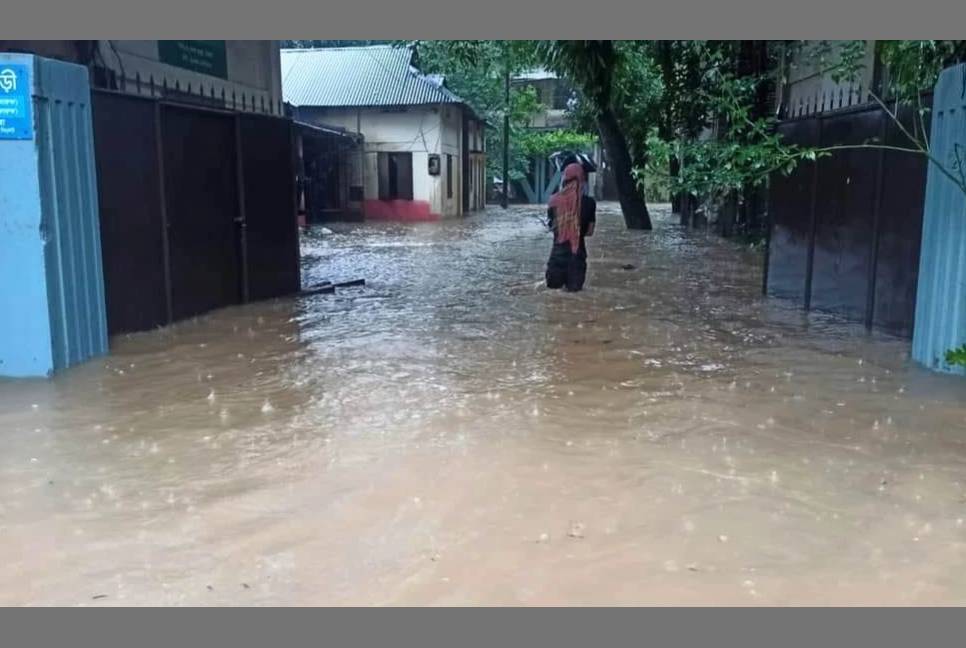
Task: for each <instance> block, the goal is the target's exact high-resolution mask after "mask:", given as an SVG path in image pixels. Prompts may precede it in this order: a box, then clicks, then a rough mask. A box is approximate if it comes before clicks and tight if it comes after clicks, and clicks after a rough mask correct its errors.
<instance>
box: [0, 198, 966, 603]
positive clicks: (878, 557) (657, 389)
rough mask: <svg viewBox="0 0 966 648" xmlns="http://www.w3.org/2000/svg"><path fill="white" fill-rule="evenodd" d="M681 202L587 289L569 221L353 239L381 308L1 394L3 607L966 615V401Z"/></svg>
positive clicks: (239, 331) (358, 228)
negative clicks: (801, 302) (568, 274)
mask: <svg viewBox="0 0 966 648" xmlns="http://www.w3.org/2000/svg"><path fill="white" fill-rule="evenodd" d="M655 211H656V214H657V219H656V220H657V222H656V229H655V231H653V232H650V233H646V232H627V231H624V229H623V225H622V221H621V219H620V216H619V214H618V213H617V212H616V211H615V209H614V208H613V207H608V206H604V207H603V208H602V209H601V213H600V216H599V221H600V222H599V224H598V234H597V236H595V237H594V238H593V239H591V240H590V241H589V244H588V246H589V248H590V253H589V254H590V261H589V263H590V271H589V275H588V281H587V289H586V291H585V292H583V293H580V294H576V295H568V294H561V293H556V292H549V291H546V290H544V289H542V287H541V283H542V281H541V280H542V273H543V267H544V262H545V259H546V254H547V252H548V250H549V244H550V242H549V238H548V235H547V233H546V232H545V231H544V230H542V229H541V224H540V222H539V221H538V219H537V218H535V217H534V216H537V215H539V214H540V210H539V209H529V210H528V209H522V208H517V209H512V210H510V211H509V212H508V213H504V212H501V211H500V210H495V211H489V212H487V213H485V214H481V215H477V216H473V217H470V218H467V219H465V220H461V221H455V222H444V223H439V224H425V225H412V226H401V225H389V224H379V225H377V224H365V225H333V226H331V227H332V229H333V230H335V232H334V233H331V234H329V233H322V232H321V230H320V231H314V232H312V233H310V234H308V235H306V236H305V237H304V239H303V257H304V258H303V274H304V280H305V283H306V284H312V283H315V282H318V281H321V280H324V279H326V280H335V281H339V280H346V279H354V278H357V277H365V278H366V279H367V281H368V285H367V286H366V287H364V288H354V289H347V290H343V291H339V292H338V293H337V294H335V295H324V294H322V295H314V296H311V297H306V298H301V299H289V300H280V301H277V302H271V303H263V304H254V305H249V306H245V307H239V308H232V309H227V310H224V311H219V312H216V313H213V314H211V315H210V316H206V317H203V318H199V319H197V320H195V321H190V322H185V323H182V324H179V325H176V326H173V327H170V328H168V329H165V330H161V331H156V332H150V333H144V334H138V335H133V336H128V337H124V338H121V339H117V340H114V343H113V346H114V349H113V353H112V355H111V356H109V357H108V358H104V359H100V360H97V361H94V362H91V363H88V364H87V365H84V366H81V367H77V368H74V369H71V370H69V371H66V372H64V373H63V374H61V375H59V376H57V377H56V378H54V379H53V380H50V381H0V556H2V559H0V604H2V605H268V604H271V605H347V604H360V605H370V604H374V605H405V604H414V605H423V604H430V605H469V604H497V605H503V604H507V605H521V604H522V605H567V604H632V605H634V604H730V605H765V604H772V605H788V604H828V605H839V604H887V605H891V604H897V605H920V604H955V605H961V604H964V603H966V526H964V519H966V382H964V381H962V380H961V379H957V378H952V377H945V376H937V375H932V374H928V373H926V372H925V371H922V370H920V369H918V368H916V367H915V366H914V365H913V364H912V363H911V362H910V361H909V360H908V350H909V345H908V342H907V341H904V340H899V339H894V338H889V337H885V336H880V335H872V336H870V335H867V334H866V333H865V332H864V330H862V329H861V327H857V326H853V325H850V324H845V323H842V322H840V321H837V320H836V319H834V318H830V317H826V316H821V315H818V314H812V315H810V316H806V315H804V314H803V313H802V312H801V311H800V310H798V309H796V308H795V307H794V306H791V305H788V304H784V303H782V302H779V301H775V300H763V299H762V298H761V297H760V294H759V293H760V290H759V287H760V283H761V276H760V265H761V264H760V257H759V256H758V255H757V254H756V253H753V252H751V251H749V250H745V249H742V248H739V247H737V246H736V245H735V244H733V243H731V242H728V241H723V240H720V239H718V238H716V237H714V236H711V235H705V234H703V233H688V232H683V231H681V230H680V229H679V228H677V227H676V226H675V225H674V222H673V220H672V219H671V218H670V217H669V215H668V214H667V213H666V210H662V209H660V208H657V209H656V210H655ZM625 266H633V269H625Z"/></svg>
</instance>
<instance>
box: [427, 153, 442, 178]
mask: <svg viewBox="0 0 966 648" xmlns="http://www.w3.org/2000/svg"><path fill="white" fill-rule="evenodd" d="M439 168H440V165H439V156H438V155H436V154H432V155H430V156H429V175H433V176H438V175H439Z"/></svg>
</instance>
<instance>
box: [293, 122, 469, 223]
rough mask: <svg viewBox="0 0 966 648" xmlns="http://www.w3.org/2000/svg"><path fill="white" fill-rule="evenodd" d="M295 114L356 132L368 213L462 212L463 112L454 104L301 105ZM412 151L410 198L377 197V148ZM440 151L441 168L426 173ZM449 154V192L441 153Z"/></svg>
mask: <svg viewBox="0 0 966 648" xmlns="http://www.w3.org/2000/svg"><path fill="white" fill-rule="evenodd" d="M299 118H300V119H305V120H306V121H309V122H311V123H316V124H320V125H322V124H324V125H327V126H334V127H337V128H343V129H345V130H347V131H351V132H356V133H361V134H362V135H363V137H364V138H365V152H364V156H363V159H364V161H363V162H362V163H361V164H360V166H361V167H362V168H361V172H362V176H363V177H362V186H363V187H364V195H365V216H366V218H367V219H392V220H412V221H417V220H437V219H439V218H448V217H455V216H459V215H461V214H462V212H463V210H462V199H461V196H462V193H461V191H462V180H463V179H462V173H461V172H460V170H461V168H462V167H461V163H460V155H461V154H462V146H461V133H462V112H461V109H460V108H459V107H456V106H442V107H441V106H413V107H406V108H392V109H382V108H303V109H299ZM382 152H386V153H388V152H409V153H412V156H413V199H412V200H411V201H408V200H393V201H384V200H379V168H378V154H379V153H382ZM431 154H437V155H440V168H441V171H440V174H439V175H438V176H432V175H430V174H429V156H430V155H431ZM447 154H449V155H452V156H453V174H454V177H453V196H452V198H448V197H447V193H446V157H445V156H446V155H447Z"/></svg>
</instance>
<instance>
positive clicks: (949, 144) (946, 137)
mask: <svg viewBox="0 0 966 648" xmlns="http://www.w3.org/2000/svg"><path fill="white" fill-rule="evenodd" d="M930 145H931V147H932V154H933V157H934V158H935V159H936V160H937V161H938V162H941V163H942V164H944V165H945V167H946V168H947V169H948V170H950V171H951V172H952V173H953V174H958V173H960V171H957V170H956V168H955V166H954V165H955V164H956V159H957V155H958V156H959V157H960V158H963V162H964V167H966V64H961V65H957V66H955V67H951V68H948V69H947V70H945V71H944V72H943V73H942V76H940V78H939V83H938V84H937V85H936V90H935V93H934V95H933V109H932V134H931V136H930ZM963 171H966V168H964V169H963ZM962 344H966V195H964V193H963V191H962V190H961V189H960V188H959V187H957V186H956V184H955V183H954V182H953V181H952V180H951V179H950V178H948V177H947V176H946V175H944V174H943V173H942V172H941V171H940V169H939V168H938V167H937V165H936V163H930V164H929V174H928V177H927V180H926V204H925V210H924V212H923V224H922V247H921V253H920V260H919V286H918V288H917V292H916V320H915V326H914V330H913V339H912V356H913V358H914V359H915V360H916V361H918V362H920V363H922V364H924V365H926V366H927V367H929V368H930V369H933V370H936V371H945V372H949V373H959V374H963V373H964V372H963V369H962V368H952V367H950V366H948V365H947V364H946V362H945V354H946V351H948V350H949V349H951V348H954V347H958V346H960V345H962Z"/></svg>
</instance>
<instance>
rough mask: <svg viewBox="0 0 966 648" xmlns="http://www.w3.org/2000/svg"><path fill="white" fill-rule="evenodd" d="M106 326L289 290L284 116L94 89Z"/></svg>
mask: <svg viewBox="0 0 966 648" xmlns="http://www.w3.org/2000/svg"><path fill="white" fill-rule="evenodd" d="M93 108H94V113H93V117H94V143H95V156H96V159H97V167H98V169H97V171H98V199H99V202H100V220H101V241H102V248H103V255H104V270H105V272H104V275H105V284H106V295H107V304H108V329H109V331H110V333H111V334H117V333H123V332H132V331H141V330H146V329H150V328H153V327H156V326H161V325H164V324H168V323H171V322H173V321H177V320H179V319H183V318H186V317H192V316H195V315H199V314H202V313H205V312H207V311H210V310H212V309H215V308H220V307H223V306H229V305H232V304H239V303H242V302H245V301H247V300H248V299H264V298H270V297H276V296H281V295H285V294H290V293H293V292H295V291H297V290H298V289H299V265H298V254H299V252H298V223H297V217H296V207H295V170H294V157H293V143H292V125H291V121H290V120H287V119H282V118H278V117H271V116H267V115H254V114H246V113H234V112H230V111H222V110H212V109H208V108H203V107H198V106H191V105H185V104H177V103H172V102H165V101H159V100H156V99H151V98H145V97H139V96H134V95H127V94H120V93H114V92H109V91H95V92H94V100H93Z"/></svg>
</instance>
